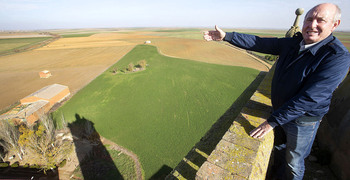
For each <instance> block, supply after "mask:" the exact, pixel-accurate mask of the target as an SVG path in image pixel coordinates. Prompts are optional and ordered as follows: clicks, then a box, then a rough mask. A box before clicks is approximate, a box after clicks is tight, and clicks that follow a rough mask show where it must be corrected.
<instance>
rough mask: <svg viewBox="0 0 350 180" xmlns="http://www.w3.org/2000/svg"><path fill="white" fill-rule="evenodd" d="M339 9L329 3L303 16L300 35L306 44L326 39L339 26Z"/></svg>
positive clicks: (314, 8)
mask: <svg viewBox="0 0 350 180" xmlns="http://www.w3.org/2000/svg"><path fill="white" fill-rule="evenodd" d="M340 16H341V14H340V9H339V7H338V6H337V5H335V4H331V3H323V4H319V5H317V6H315V7H313V8H312V9H310V10H309V11H308V12H307V14H306V15H305V19H304V24H303V29H302V34H303V38H304V42H305V43H306V44H312V43H316V42H319V41H322V40H323V39H325V38H327V37H328V36H329V35H330V34H331V33H332V32H333V31H334V30H335V29H336V28H337V27H338V26H339V24H340Z"/></svg>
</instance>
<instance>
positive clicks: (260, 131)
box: [249, 121, 273, 139]
mask: <svg viewBox="0 0 350 180" xmlns="http://www.w3.org/2000/svg"><path fill="white" fill-rule="evenodd" d="M272 129H273V128H272V126H271V125H270V124H269V123H268V122H267V121H265V122H263V123H262V124H260V126H258V127H257V128H255V129H254V130H252V131H250V133H249V135H250V136H251V137H253V138H259V139H260V138H262V137H264V136H265V135H266V134H267V133H268V132H270V131H271V130H272Z"/></svg>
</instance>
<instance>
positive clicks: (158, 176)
mask: <svg viewBox="0 0 350 180" xmlns="http://www.w3.org/2000/svg"><path fill="white" fill-rule="evenodd" d="M172 170H173V169H172V168H171V167H169V166H167V165H165V164H164V165H163V166H162V167H161V168H160V169H159V170H158V171H157V172H156V173H155V174H153V176H152V177H151V178H149V179H150V180H163V179H165V177H166V176H167V175H168V174H169V173H170V172H171V171H172Z"/></svg>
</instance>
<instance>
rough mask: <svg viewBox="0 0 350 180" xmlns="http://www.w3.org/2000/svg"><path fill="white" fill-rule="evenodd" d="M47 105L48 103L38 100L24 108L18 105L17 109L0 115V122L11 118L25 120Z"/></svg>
mask: <svg viewBox="0 0 350 180" xmlns="http://www.w3.org/2000/svg"><path fill="white" fill-rule="evenodd" d="M48 103H49V101H45V100H39V101H36V102H34V103H31V104H29V105H26V106H23V105H20V106H18V108H14V109H12V110H11V111H9V112H7V113H5V114H2V115H0V120H6V119H13V118H20V119H25V118H27V117H28V116H29V115H31V114H33V113H35V112H37V111H38V110H39V109H41V108H42V107H44V106H45V105H46V104H48Z"/></svg>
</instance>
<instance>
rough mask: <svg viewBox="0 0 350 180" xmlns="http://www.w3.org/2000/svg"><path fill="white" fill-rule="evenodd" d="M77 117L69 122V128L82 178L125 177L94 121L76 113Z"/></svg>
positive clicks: (86, 179)
mask: <svg viewBox="0 0 350 180" xmlns="http://www.w3.org/2000/svg"><path fill="white" fill-rule="evenodd" d="M75 118H76V120H75V121H74V122H72V123H68V128H69V129H70V131H71V133H72V136H73V139H74V145H75V149H76V153H77V157H78V160H79V166H80V169H79V170H80V172H81V175H82V176H83V177H82V178H83V179H85V180H89V179H99V180H100V179H116V180H118V179H124V178H123V176H122V175H121V173H120V172H119V170H118V169H117V167H116V166H115V164H114V162H113V159H112V157H111V156H110V154H109V152H108V151H107V149H106V147H105V146H104V145H103V143H102V142H101V140H100V135H99V134H98V133H97V131H96V129H95V128H94V123H93V122H91V121H89V120H87V119H85V118H84V117H81V116H80V115H79V114H75ZM78 174H79V173H78Z"/></svg>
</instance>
